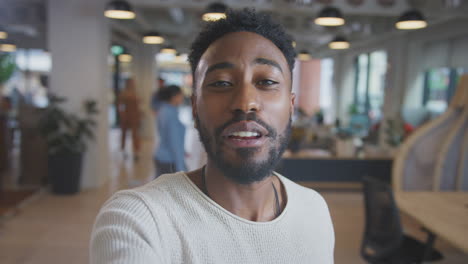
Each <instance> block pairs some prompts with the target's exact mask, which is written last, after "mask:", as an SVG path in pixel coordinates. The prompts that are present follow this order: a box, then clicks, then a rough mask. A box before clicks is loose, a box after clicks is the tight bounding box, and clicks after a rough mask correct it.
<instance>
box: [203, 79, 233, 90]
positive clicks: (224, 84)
mask: <svg viewBox="0 0 468 264" xmlns="http://www.w3.org/2000/svg"><path fill="white" fill-rule="evenodd" d="M231 85H232V84H231V83H230V82H228V81H216V82H213V83H210V84H208V86H212V87H220V88H222V87H228V86H231Z"/></svg>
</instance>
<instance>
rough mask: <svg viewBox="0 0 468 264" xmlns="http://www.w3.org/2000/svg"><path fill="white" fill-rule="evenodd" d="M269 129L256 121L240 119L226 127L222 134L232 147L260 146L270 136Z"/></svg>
mask: <svg viewBox="0 0 468 264" xmlns="http://www.w3.org/2000/svg"><path fill="white" fill-rule="evenodd" d="M268 135H269V134H268V130H267V129H266V128H264V127H263V126H261V125H259V124H258V123H256V122H252V121H240V122H237V123H234V124H231V125H230V126H228V127H227V128H226V129H224V131H223V133H222V136H223V137H224V139H225V142H226V143H227V145H228V146H230V147H232V148H258V147H261V146H263V145H264V144H265V143H266V141H267V137H268Z"/></svg>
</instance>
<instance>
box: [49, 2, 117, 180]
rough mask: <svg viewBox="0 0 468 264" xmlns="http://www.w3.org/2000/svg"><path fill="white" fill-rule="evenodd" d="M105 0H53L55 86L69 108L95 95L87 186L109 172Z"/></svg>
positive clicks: (51, 26) (85, 176)
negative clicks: (95, 103)
mask: <svg viewBox="0 0 468 264" xmlns="http://www.w3.org/2000/svg"><path fill="white" fill-rule="evenodd" d="M104 7H105V0H80V1H75V0H49V1H48V6H47V11H48V45H49V49H50V52H51V54H52V71H51V76H50V77H51V78H50V88H51V91H52V92H54V93H56V94H58V95H60V96H64V97H66V98H67V100H68V102H67V104H66V108H67V110H69V111H73V112H75V113H78V112H79V111H80V109H81V105H82V102H83V100H85V99H88V98H90V99H94V100H96V101H97V103H98V107H99V110H100V113H99V115H98V116H97V117H96V118H95V119H96V121H97V123H98V125H97V127H96V129H95V139H94V142H92V143H91V144H88V151H87V152H86V154H85V156H84V159H83V162H84V163H83V171H82V178H81V187H82V189H87V188H94V187H98V186H100V185H101V184H102V183H103V182H104V181H105V180H106V179H107V178H108V176H109V156H108V152H109V151H108V127H109V124H108V114H107V112H108V106H109V101H108V94H109V92H110V89H111V87H110V84H111V83H110V80H111V77H110V74H109V70H108V66H107V54H108V51H109V27H108V25H107V21H106V18H105V17H104Z"/></svg>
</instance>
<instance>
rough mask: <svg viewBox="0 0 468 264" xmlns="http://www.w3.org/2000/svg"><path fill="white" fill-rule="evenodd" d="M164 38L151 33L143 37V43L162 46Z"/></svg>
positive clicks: (156, 33)
mask: <svg viewBox="0 0 468 264" xmlns="http://www.w3.org/2000/svg"><path fill="white" fill-rule="evenodd" d="M163 42H164V38H163V37H162V36H161V34H159V33H158V32H156V31H153V32H149V33H147V34H145V35H144V36H143V43H146V44H161V43H163Z"/></svg>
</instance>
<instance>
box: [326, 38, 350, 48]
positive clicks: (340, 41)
mask: <svg viewBox="0 0 468 264" xmlns="http://www.w3.org/2000/svg"><path fill="white" fill-rule="evenodd" d="M328 47H329V48H330V49H348V48H349V42H348V41H347V40H346V39H345V38H344V37H336V38H334V39H333V40H332V41H331V42H330V43H329V44H328Z"/></svg>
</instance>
